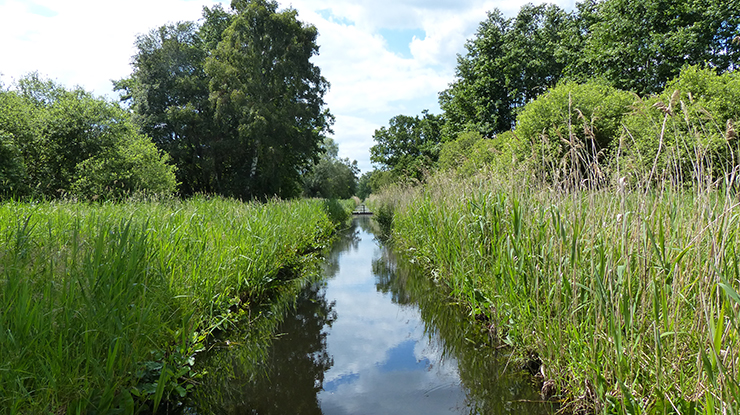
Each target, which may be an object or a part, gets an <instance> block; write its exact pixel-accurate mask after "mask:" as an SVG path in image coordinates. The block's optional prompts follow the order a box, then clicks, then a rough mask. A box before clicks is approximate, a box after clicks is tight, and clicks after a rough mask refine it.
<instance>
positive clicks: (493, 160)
mask: <svg viewBox="0 0 740 415" xmlns="http://www.w3.org/2000/svg"><path fill="white" fill-rule="evenodd" d="M513 139H514V135H513V134H512V133H511V132H510V131H507V132H505V133H501V134H497V135H496V137H494V138H492V139H486V138H483V137H481V135H480V134H479V133H477V132H465V133H462V134H460V135H458V137H457V138H456V139H455V140H451V141H447V142H446V143H444V144H443V145H442V151H441V152H440V155H439V168H440V169H441V170H443V171H444V170H452V171H455V172H457V173H458V174H459V175H460V176H462V177H469V176H472V175H474V174H475V173H478V172H479V171H480V170H482V169H484V168H486V167H489V166H491V165H492V164H500V165H502V166H504V167H505V168H510V167H512V160H511V151H510V150H509V149H510V148H511V146H510V145H509V144H510V143H511V142H512V141H513Z"/></svg>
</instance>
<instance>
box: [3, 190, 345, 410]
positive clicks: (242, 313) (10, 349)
mask: <svg viewBox="0 0 740 415" xmlns="http://www.w3.org/2000/svg"><path fill="white" fill-rule="evenodd" d="M333 228H334V224H333V223H332V222H331V221H330V219H329V217H328V215H327V213H326V208H325V206H324V203H323V202H322V201H319V200H312V201H292V202H282V201H274V202H270V203H267V204H256V203H255V204H244V203H240V202H236V201H229V200H222V199H212V200H207V199H205V198H202V199H194V200H191V201H188V202H178V201H168V202H139V203H128V204H89V205H88V204H78V203H41V204H28V203H6V204H3V205H0V356H2V358H1V359H0V408H3V410H0V413H48V412H65V411H66V412H69V413H76V412H85V411H88V410H96V411H97V413H107V412H108V411H116V410H117V411H120V412H121V413H132V412H133V411H134V410H135V408H138V409H140V408H141V403H142V402H148V404H149V405H150V408H151V409H154V407H156V406H158V405H160V403H161V402H163V401H164V400H166V397H167V396H168V395H172V394H175V395H177V394H180V395H182V394H185V393H186V392H187V390H188V389H189V388H190V387H191V385H192V382H191V381H192V378H193V377H194V376H196V373H194V372H193V371H191V366H192V363H193V358H194V356H195V355H196V353H197V352H198V351H199V350H201V349H202V348H203V347H204V340H205V339H206V338H207V337H208V335H209V334H210V333H212V332H213V331H214V330H223V329H227V328H228V327H229V325H230V324H233V323H234V322H236V321H242V322H249V321H255V320H257V319H258V318H259V313H260V310H262V309H264V307H263V305H269V303H270V301H271V299H272V298H273V297H275V296H276V295H277V294H276V293H278V292H279V291H280V290H281V289H282V287H283V286H285V285H286V281H287V280H289V279H292V278H293V277H294V274H295V272H294V271H298V270H300V268H301V266H302V263H303V262H305V261H307V258H306V257H305V256H304V254H307V253H310V252H314V251H315V250H316V249H317V248H320V247H321V246H322V244H325V243H326V242H327V240H328V238H329V236H330V234H331V232H332V230H333ZM175 395H172V396H175Z"/></svg>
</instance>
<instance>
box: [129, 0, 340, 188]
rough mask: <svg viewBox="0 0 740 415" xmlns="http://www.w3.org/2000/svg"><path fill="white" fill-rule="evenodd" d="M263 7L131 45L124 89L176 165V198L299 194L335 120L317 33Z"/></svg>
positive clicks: (212, 13) (288, 14)
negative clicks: (327, 104)
mask: <svg viewBox="0 0 740 415" xmlns="http://www.w3.org/2000/svg"><path fill="white" fill-rule="evenodd" d="M277 7H278V6H277V3H276V2H274V1H266V0H245V1H234V2H233V3H232V11H231V12H226V11H224V10H223V9H221V8H220V7H218V6H217V7H214V8H211V9H209V8H204V11H203V16H204V23H203V24H202V25H201V26H198V25H196V24H195V23H191V22H185V23H178V24H176V25H169V26H163V27H161V28H159V29H157V30H154V31H152V32H150V33H149V34H147V35H145V36H142V37H140V38H139V40H138V41H137V48H138V53H137V55H136V56H135V57H134V73H133V75H132V76H131V78H129V79H125V80H122V81H119V82H118V83H117V86H118V88H119V89H121V90H124V91H125V95H124V96H123V99H124V100H126V99H128V100H130V101H131V103H132V107H133V109H134V111H135V113H136V114H137V115H138V116H139V121H140V123H141V125H142V128H143V129H144V131H145V132H147V133H149V134H151V135H152V136H153V137H154V138H155V142H156V143H157V145H158V146H159V147H160V148H162V149H164V150H166V151H167V152H168V153H170V154H171V155H172V157H173V159H174V160H175V162H176V164H177V166H178V167H179V171H180V175H179V176H178V179H179V180H180V182H181V183H182V184H181V193H182V194H184V195H190V194H193V193H196V192H206V193H218V194H222V195H225V196H234V197H239V198H247V199H249V198H253V197H257V198H263V197H270V196H273V195H278V196H281V197H291V196H297V195H298V194H300V192H301V191H302V179H301V173H302V172H304V171H306V170H308V169H310V167H311V166H313V163H314V162H315V161H317V160H318V156H319V154H320V152H321V150H320V144H321V142H322V140H323V138H324V135H325V133H326V132H328V131H329V127H330V124H331V122H332V117H331V115H330V114H329V113H328V111H326V110H325V109H324V101H323V96H324V94H325V93H326V91H327V89H328V82H326V80H325V79H324V78H323V77H322V76H321V73H320V71H319V68H317V67H316V66H315V65H313V64H312V63H311V62H310V59H311V57H312V56H313V55H315V54H316V53H318V46H317V45H316V37H317V32H316V28H315V27H313V26H310V25H306V24H303V23H301V22H300V21H298V20H297V12H296V11H295V10H292V9H288V10H285V11H278V10H277Z"/></svg>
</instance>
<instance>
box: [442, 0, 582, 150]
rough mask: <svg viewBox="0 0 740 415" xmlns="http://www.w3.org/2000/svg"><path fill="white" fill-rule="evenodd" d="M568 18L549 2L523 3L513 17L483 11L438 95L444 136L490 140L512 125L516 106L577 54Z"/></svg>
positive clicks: (554, 77) (558, 73)
mask: <svg viewBox="0 0 740 415" xmlns="http://www.w3.org/2000/svg"><path fill="white" fill-rule="evenodd" d="M576 33H577V30H575V26H574V17H573V15H571V14H568V13H566V12H565V11H563V10H561V9H560V8H558V7H557V6H555V5H539V6H533V5H531V4H528V5H525V6H524V7H522V9H521V10H520V11H519V14H518V15H517V17H516V18H513V19H506V18H504V17H503V14H502V13H501V12H500V11H499V10H498V9H496V10H494V11H492V12H489V13H488V18H487V19H486V20H485V21H483V22H481V24H480V27H479V28H478V32H477V33H476V36H475V38H474V39H472V40H470V41H468V43H467V44H466V45H465V47H466V49H467V54H466V55H465V56H458V66H457V69H456V80H455V81H454V82H453V83H452V84H451V85H450V88H449V89H447V90H446V91H443V92H442V93H440V105H441V107H442V109H443V110H444V113H445V118H446V119H447V120H448V124H447V126H446V129H447V131H446V134H445V135H446V136H448V137H455V136H456V135H457V134H458V133H460V132H462V131H465V130H472V131H477V132H479V133H480V134H482V135H483V136H484V137H488V138H491V137H493V136H494V135H495V134H496V133H498V132H503V131H508V130H510V129H511V128H512V127H513V126H514V121H515V119H516V114H517V109H518V108H520V107H522V106H523V105H525V104H526V103H527V102H529V101H531V100H532V99H534V98H535V97H537V96H538V95H540V94H542V93H543V92H545V91H546V90H547V88H548V87H551V86H554V85H555V84H556V83H557V81H558V80H559V79H560V78H561V76H562V72H563V69H564V68H565V66H566V64H567V62H569V61H570V60H571V58H572V56H573V55H574V54H575V53H576V52H577V51H576V50H574V46H572V45H571V43H570V42H571V40H570V39H574V38H576V36H575V35H576Z"/></svg>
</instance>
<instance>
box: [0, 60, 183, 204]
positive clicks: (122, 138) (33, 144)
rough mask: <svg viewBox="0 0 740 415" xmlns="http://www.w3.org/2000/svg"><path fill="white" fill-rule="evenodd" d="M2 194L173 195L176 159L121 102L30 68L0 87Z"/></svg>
mask: <svg viewBox="0 0 740 415" xmlns="http://www.w3.org/2000/svg"><path fill="white" fill-rule="evenodd" d="M0 157H2V159H0V181H1V182H0V197H36V198H40V197H43V198H56V197H60V196H65V195H67V196H76V197H80V198H84V199H120V198H122V197H124V196H129V195H135V194H140V195H141V194H143V195H155V194H156V195H170V194H172V193H173V192H174V191H175V187H176V182H175V174H174V167H173V166H171V165H169V164H168V161H169V158H168V156H167V155H166V154H161V153H160V152H159V151H158V150H157V148H156V147H155V146H154V145H153V144H152V142H151V140H150V139H149V138H148V137H146V136H144V135H142V134H140V133H139V132H138V131H137V128H136V127H135V126H134V124H133V123H132V121H131V117H130V115H129V114H128V113H127V112H126V111H125V110H124V109H122V108H121V107H119V106H118V105H117V104H114V103H110V102H107V101H105V100H103V99H100V98H95V97H93V96H92V95H91V94H89V93H87V92H85V91H83V90H81V89H79V88H76V89H72V90H68V89H66V88H64V87H62V86H60V85H57V84H55V83H54V82H52V81H47V80H42V79H40V78H39V77H38V75H36V74H31V75H28V76H26V77H25V78H22V79H21V80H19V81H18V82H17V84H16V85H15V87H14V88H13V89H5V90H0Z"/></svg>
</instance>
